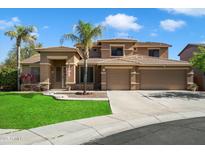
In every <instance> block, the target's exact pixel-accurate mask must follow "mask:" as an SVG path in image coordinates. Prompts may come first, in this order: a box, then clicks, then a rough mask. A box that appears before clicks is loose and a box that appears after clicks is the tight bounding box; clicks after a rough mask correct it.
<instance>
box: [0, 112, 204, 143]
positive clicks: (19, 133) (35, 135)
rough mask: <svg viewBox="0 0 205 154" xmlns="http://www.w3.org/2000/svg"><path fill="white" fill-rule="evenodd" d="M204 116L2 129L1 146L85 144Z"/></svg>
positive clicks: (138, 116)
mask: <svg viewBox="0 0 205 154" xmlns="http://www.w3.org/2000/svg"><path fill="white" fill-rule="evenodd" d="M203 116H205V110H200V111H192V112H178V113H169V114H161V115H152V116H148V115H145V114H139V113H137V114H134V113H132V114H130V113H129V114H125V113H123V114H120V115H119V114H112V115H107V116H100V117H94V118H87V119H81V120H74V121H70V122H62V123H58V124H53V125H48V126H43V127H38V128H33V129H29V130H8V129H7V130H4V129H0V144H47V145H48V144H83V143H85V142H89V141H92V140H95V139H98V138H102V137H106V136H109V135H111V134H115V133H118V132H122V131H125V130H130V129H134V128H138V127H142V126H146V125H150V124H155V123H161V122H167V121H173V120H179V119H187V118H195V117H203Z"/></svg>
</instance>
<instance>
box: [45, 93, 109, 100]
mask: <svg viewBox="0 0 205 154" xmlns="http://www.w3.org/2000/svg"><path fill="white" fill-rule="evenodd" d="M43 95H46V96H52V97H53V98H55V99H57V100H81V101H83V100H87V101H89V100H91V101H108V100H109V98H76V97H68V96H66V95H64V94H57V95H56V94H55V93H54V92H43Z"/></svg>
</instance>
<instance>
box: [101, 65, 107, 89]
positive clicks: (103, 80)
mask: <svg viewBox="0 0 205 154" xmlns="http://www.w3.org/2000/svg"><path fill="white" fill-rule="evenodd" d="M106 83H107V81H106V69H105V67H102V68H101V90H106V89H107V85H106Z"/></svg>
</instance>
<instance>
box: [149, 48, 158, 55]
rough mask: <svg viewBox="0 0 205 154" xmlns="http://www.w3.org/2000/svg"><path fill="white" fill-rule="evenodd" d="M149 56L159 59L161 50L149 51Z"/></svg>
mask: <svg viewBox="0 0 205 154" xmlns="http://www.w3.org/2000/svg"><path fill="white" fill-rule="evenodd" d="M149 56H152V57H159V49H149Z"/></svg>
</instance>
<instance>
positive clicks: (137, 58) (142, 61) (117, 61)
mask: <svg viewBox="0 0 205 154" xmlns="http://www.w3.org/2000/svg"><path fill="white" fill-rule="evenodd" d="M98 65H139V66H146V65H147V66H150V65H151V66H159V65H172V66H173V65H174V66H179V65H180V66H191V65H190V64H189V63H188V62H186V61H179V60H171V59H165V58H156V57H150V56H142V55H132V56H127V57H122V58H113V59H104V60H103V61H99V62H98Z"/></svg>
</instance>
